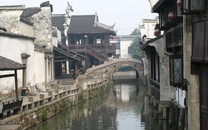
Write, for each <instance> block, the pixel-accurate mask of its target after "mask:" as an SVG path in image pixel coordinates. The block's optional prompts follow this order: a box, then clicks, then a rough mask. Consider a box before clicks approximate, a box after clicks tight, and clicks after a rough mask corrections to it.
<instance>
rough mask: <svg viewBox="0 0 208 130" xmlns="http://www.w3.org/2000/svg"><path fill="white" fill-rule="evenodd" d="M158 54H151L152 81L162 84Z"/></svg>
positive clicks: (153, 52)
mask: <svg viewBox="0 0 208 130" xmlns="http://www.w3.org/2000/svg"><path fill="white" fill-rule="evenodd" d="M159 60H160V59H159V56H158V53H157V52H155V51H152V52H151V79H153V80H156V81H158V82H160V62H159Z"/></svg>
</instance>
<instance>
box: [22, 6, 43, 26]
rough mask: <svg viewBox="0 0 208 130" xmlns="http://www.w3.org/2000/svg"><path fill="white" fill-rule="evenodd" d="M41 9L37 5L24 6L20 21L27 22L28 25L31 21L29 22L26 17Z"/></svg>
mask: <svg viewBox="0 0 208 130" xmlns="http://www.w3.org/2000/svg"><path fill="white" fill-rule="evenodd" d="M40 11H41V9H40V8H39V7H31V8H26V9H24V11H23V12H22V14H21V16H20V21H22V22H24V23H27V24H29V25H33V22H31V21H30V20H29V19H28V17H30V16H32V15H33V14H36V13H38V12H40Z"/></svg>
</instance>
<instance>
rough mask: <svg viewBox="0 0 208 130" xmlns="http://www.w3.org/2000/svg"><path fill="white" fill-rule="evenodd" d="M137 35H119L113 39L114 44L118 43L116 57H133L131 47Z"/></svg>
mask: <svg viewBox="0 0 208 130" xmlns="http://www.w3.org/2000/svg"><path fill="white" fill-rule="evenodd" d="M136 37H137V35H119V36H116V37H115V39H111V41H110V42H111V43H112V44H116V58H119V57H120V58H131V54H130V53H129V47H130V46H131V44H132V43H133V41H134V39H135V38H136Z"/></svg>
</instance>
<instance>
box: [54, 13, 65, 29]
mask: <svg viewBox="0 0 208 130" xmlns="http://www.w3.org/2000/svg"><path fill="white" fill-rule="evenodd" d="M64 22H65V19H64V14H54V15H52V24H53V26H57V27H58V28H59V29H60V31H61V32H62V33H63V32H64V26H63V24H64Z"/></svg>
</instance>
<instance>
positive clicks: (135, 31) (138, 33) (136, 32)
mask: <svg viewBox="0 0 208 130" xmlns="http://www.w3.org/2000/svg"><path fill="white" fill-rule="evenodd" d="M130 35H141V32H140V30H139V29H138V28H135V29H134V31H133V32H132V33H131V34H130Z"/></svg>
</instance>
